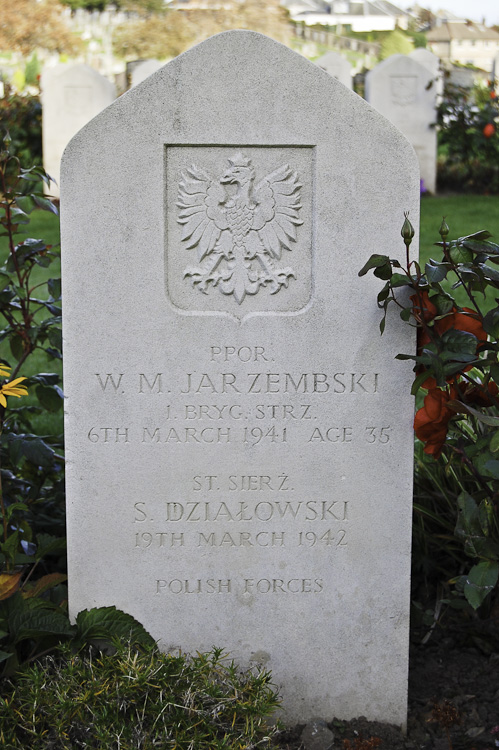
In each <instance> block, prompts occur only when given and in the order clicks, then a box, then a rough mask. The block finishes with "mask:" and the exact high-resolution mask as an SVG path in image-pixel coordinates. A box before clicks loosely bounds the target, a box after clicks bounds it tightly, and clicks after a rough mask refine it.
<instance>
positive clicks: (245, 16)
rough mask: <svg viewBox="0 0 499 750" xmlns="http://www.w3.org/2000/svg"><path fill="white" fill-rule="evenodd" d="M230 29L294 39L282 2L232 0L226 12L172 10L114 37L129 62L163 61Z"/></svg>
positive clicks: (136, 23) (130, 25)
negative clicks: (142, 60)
mask: <svg viewBox="0 0 499 750" xmlns="http://www.w3.org/2000/svg"><path fill="white" fill-rule="evenodd" d="M130 2H132V0H130ZM229 29H250V30H252V31H260V32H261V33H263V34H266V35H267V36H270V37H272V38H273V39H276V40H277V41H280V42H287V41H289V39H290V25H289V21H288V15H287V13H286V11H285V10H284V9H283V8H281V7H280V5H279V2H278V0H271V2H264V0H246V2H244V3H240V2H238V1H237V0H228V2H226V3H224V4H223V8H214V9H210V8H207V9H193V10H183V9H182V10H168V11H166V12H165V13H164V14H162V15H157V14H153V15H150V16H149V17H147V18H142V19H139V20H137V21H131V22H128V23H126V24H122V25H121V26H119V27H118V28H117V29H116V32H115V34H114V36H113V50H114V53H115V54H116V55H117V56H118V57H122V58H125V59H127V60H132V59H137V58H151V57H153V58H158V59H160V60H163V59H166V58H169V57H174V56H176V55H179V54H180V53H181V52H184V51H185V50H186V49H188V48H189V47H191V46H192V45H193V44H197V43H198V42H201V41H203V40H204V39H207V38H208V37H210V36H212V35H213V34H217V33H219V32H221V31H228V30H229Z"/></svg>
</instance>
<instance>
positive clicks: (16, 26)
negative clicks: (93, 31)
mask: <svg viewBox="0 0 499 750" xmlns="http://www.w3.org/2000/svg"><path fill="white" fill-rule="evenodd" d="M62 12H63V8H62V5H60V3H59V2H58V0H16V2H15V3H14V2H7V3H2V22H1V23H0V50H5V51H8V52H21V53H22V54H23V55H30V54H31V53H32V52H33V50H36V49H37V48H40V49H44V50H48V51H50V52H60V53H62V52H64V53H67V54H77V53H78V52H79V51H80V50H81V48H82V43H81V41H80V39H79V38H78V37H76V36H75V35H74V34H72V33H71V31H70V29H69V27H68V26H67V25H66V23H65V20H64V18H63V16H62Z"/></svg>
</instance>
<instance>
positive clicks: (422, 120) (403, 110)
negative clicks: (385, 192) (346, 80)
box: [366, 55, 437, 193]
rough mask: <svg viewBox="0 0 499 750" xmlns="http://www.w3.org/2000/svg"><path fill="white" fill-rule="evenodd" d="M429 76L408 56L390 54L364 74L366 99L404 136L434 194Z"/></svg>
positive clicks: (434, 153)
mask: <svg viewBox="0 0 499 750" xmlns="http://www.w3.org/2000/svg"><path fill="white" fill-rule="evenodd" d="M432 78H433V77H432V73H431V72H430V71H429V70H428V68H427V67H424V66H423V65H421V64H420V63H418V62H417V61H416V60H414V59H412V58H411V57H410V56H407V55H392V56H391V57H388V58H387V59H386V60H383V62H381V63H380V64H379V65H376V67H375V68H373V69H372V70H371V71H369V73H368V74H367V75H366V99H367V101H368V102H369V103H370V104H372V106H373V107H374V108H375V109H377V110H378V112H381V114H383V115H384V116H385V117H387V118H388V119H389V120H390V121H391V122H393V124H394V125H396V127H397V128H398V129H399V130H400V131H401V132H402V133H404V135H405V136H406V137H407V139H408V140H409V141H410V143H411V144H412V145H413V147H414V150H415V151H416V154H417V155H418V159H419V166H420V169H421V178H422V179H423V181H424V187H425V189H426V190H429V191H431V192H432V193H434V192H435V189H436V163H437V133H436V129H435V127H432V125H434V123H435V122H436V110H435V107H436V97H437V88H436V86H430V87H429V88H428V84H429V83H430V81H431V80H432Z"/></svg>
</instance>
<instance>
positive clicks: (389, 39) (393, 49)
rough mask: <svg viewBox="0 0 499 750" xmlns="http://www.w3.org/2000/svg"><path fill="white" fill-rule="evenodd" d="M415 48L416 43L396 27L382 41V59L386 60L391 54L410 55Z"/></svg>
mask: <svg viewBox="0 0 499 750" xmlns="http://www.w3.org/2000/svg"><path fill="white" fill-rule="evenodd" d="M413 49H414V44H413V43H412V42H411V40H410V39H409V37H408V36H406V34H404V33H403V32H402V31H399V30H398V29H395V31H391V32H390V33H389V34H387V35H386V36H385V38H384V39H383V41H382V43H381V51H380V55H379V57H380V60H386V58H387V57H390V55H408V54H409V53H410V52H412V50H413Z"/></svg>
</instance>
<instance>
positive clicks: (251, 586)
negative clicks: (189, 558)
mask: <svg viewBox="0 0 499 750" xmlns="http://www.w3.org/2000/svg"><path fill="white" fill-rule="evenodd" d="M323 591H324V581H323V579H322V578H287V579H286V578H243V579H241V580H240V581H239V580H234V581H233V580H232V579H230V578H225V579H224V578H218V579H217V578H206V579H202V578H197V579H186V578H171V579H170V580H168V579H164V578H158V579H156V581H155V592H156V594H234V593H239V594H242V595H243V596H251V595H253V594H321V593H322V592H323Z"/></svg>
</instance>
